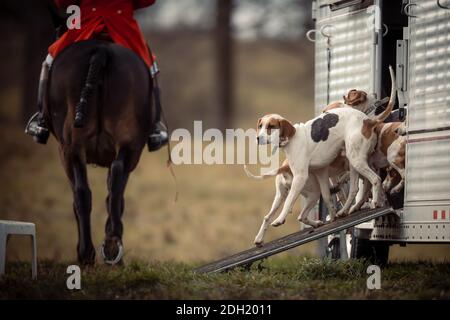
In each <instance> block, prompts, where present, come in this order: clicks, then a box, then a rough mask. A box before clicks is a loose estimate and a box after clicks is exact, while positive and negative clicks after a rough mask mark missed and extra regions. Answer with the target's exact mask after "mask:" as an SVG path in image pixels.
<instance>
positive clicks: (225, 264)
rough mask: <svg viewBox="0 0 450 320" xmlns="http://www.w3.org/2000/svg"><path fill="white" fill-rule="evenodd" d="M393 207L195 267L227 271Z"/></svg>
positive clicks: (364, 212)
mask: <svg viewBox="0 0 450 320" xmlns="http://www.w3.org/2000/svg"><path fill="white" fill-rule="evenodd" d="M394 212H395V211H394V209H392V208H391V207H385V208H378V209H370V210H361V211H358V212H355V213H352V214H351V215H349V216H346V217H344V218H340V219H337V220H336V221H334V222H327V223H325V224H324V225H323V226H320V227H318V228H315V229H314V228H305V229H303V230H302V231H299V232H295V233H292V234H290V235H287V236H285V237H282V238H280V239H277V240H274V241H271V242H268V243H266V244H264V246H262V247H260V248H257V247H255V248H252V249H249V250H245V251H242V252H239V253H237V254H234V255H232V256H229V257H227V258H224V259H221V260H218V261H215V262H212V263H209V264H207V265H204V266H202V267H200V268H197V269H195V272H198V273H213V272H221V271H226V270H229V269H232V268H235V267H239V266H243V265H247V264H249V263H252V262H255V261H258V260H261V259H264V258H267V257H270V256H272V255H274V254H277V253H280V252H283V251H286V250H289V249H292V248H295V247H298V246H300V245H302V244H305V243H308V242H311V241H314V240H317V239H319V238H322V237H326V236H328V235H330V234H334V233H337V232H339V231H342V230H345V229H348V228H350V227H353V226H356V225H358V224H360V223H363V222H367V221H370V220H372V219H375V218H378V217H381V216H384V215H386V214H389V213H394Z"/></svg>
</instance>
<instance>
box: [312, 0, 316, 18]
mask: <svg viewBox="0 0 450 320" xmlns="http://www.w3.org/2000/svg"><path fill="white" fill-rule="evenodd" d="M311 17H312V20H313V21H316V20H317V0H313V2H312V5H311Z"/></svg>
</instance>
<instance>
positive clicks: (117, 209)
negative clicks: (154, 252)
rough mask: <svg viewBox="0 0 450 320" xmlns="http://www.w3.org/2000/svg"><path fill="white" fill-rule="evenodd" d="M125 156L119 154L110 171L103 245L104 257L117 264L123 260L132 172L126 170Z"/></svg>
mask: <svg viewBox="0 0 450 320" xmlns="http://www.w3.org/2000/svg"><path fill="white" fill-rule="evenodd" d="M124 158H125V157H124V156H122V155H121V154H119V157H118V158H117V160H114V161H113V163H112V164H111V167H110V169H109V172H108V197H107V198H106V207H107V210H108V220H107V221H106V226H105V233H106V235H105V241H104V243H103V246H102V255H103V259H104V260H105V262H106V263H108V264H117V263H119V262H121V261H122V257H123V245H122V235H123V224H122V214H123V210H124V204H125V200H124V192H125V187H126V185H127V181H128V177H129V174H130V173H129V171H127V170H126V163H125V161H124Z"/></svg>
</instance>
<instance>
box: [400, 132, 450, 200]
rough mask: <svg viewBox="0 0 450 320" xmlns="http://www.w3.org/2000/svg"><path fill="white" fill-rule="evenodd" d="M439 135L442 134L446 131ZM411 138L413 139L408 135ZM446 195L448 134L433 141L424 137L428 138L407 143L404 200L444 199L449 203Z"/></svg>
mask: <svg viewBox="0 0 450 320" xmlns="http://www.w3.org/2000/svg"><path fill="white" fill-rule="evenodd" d="M415 136H418V135H415ZM447 136H450V132H447ZM422 137H423V135H422ZM442 137H445V135H444V136H442ZM410 138H411V139H412V137H411V136H410ZM431 139H435V138H431ZM449 199H450V137H449V138H447V139H442V140H434V141H433V140H432V141H427V138H425V139H424V141H423V142H414V143H408V146H407V166H406V201H407V203H411V202H417V201H444V202H445V203H449V202H450V200H449Z"/></svg>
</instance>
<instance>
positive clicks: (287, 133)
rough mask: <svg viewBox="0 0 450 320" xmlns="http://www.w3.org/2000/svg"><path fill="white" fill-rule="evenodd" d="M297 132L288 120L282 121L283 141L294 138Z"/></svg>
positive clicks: (281, 133)
mask: <svg viewBox="0 0 450 320" xmlns="http://www.w3.org/2000/svg"><path fill="white" fill-rule="evenodd" d="M295 131H296V130H295V128H294V126H293V125H292V123H290V122H289V121H288V120H286V119H281V120H280V138H281V139H288V138H292V137H293V136H294V134H295Z"/></svg>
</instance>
